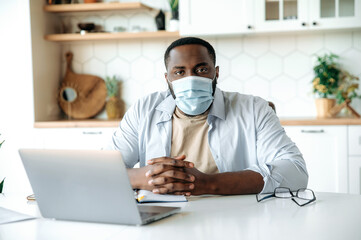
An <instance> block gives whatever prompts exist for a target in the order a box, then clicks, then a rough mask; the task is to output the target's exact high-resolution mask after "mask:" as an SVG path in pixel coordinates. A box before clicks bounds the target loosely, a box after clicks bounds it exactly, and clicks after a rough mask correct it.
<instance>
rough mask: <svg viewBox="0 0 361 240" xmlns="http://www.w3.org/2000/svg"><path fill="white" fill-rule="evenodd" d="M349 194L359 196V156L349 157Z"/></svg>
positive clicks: (360, 165) (360, 158) (360, 178)
mask: <svg viewBox="0 0 361 240" xmlns="http://www.w3.org/2000/svg"><path fill="white" fill-rule="evenodd" d="M349 183H350V189H349V193H353V194H361V156H359V157H349Z"/></svg>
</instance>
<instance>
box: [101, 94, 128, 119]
mask: <svg viewBox="0 0 361 240" xmlns="http://www.w3.org/2000/svg"><path fill="white" fill-rule="evenodd" d="M105 110H106V112H107V116H108V119H119V118H121V117H122V115H123V112H124V104H122V101H121V100H120V99H119V98H117V97H111V98H109V100H108V101H107V103H106V105H105Z"/></svg>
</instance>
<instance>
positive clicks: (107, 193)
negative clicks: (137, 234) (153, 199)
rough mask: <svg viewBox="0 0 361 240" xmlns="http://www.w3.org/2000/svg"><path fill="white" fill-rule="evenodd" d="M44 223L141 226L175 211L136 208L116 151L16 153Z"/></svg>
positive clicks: (25, 150) (123, 168) (152, 207)
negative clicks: (58, 220)
mask: <svg viewBox="0 0 361 240" xmlns="http://www.w3.org/2000/svg"><path fill="white" fill-rule="evenodd" d="M19 153H20V156H21V159H22V161H23V164H24V167H25V170H26V173H27V175H28V178H29V180H30V184H31V186H32V188H33V191H34V194H35V198H36V201H37V203H38V206H39V210H40V212H41V214H42V216H43V217H45V218H55V219H62V220H75V221H87V222H104V223H116V224H128V225H141V224H146V223H150V222H153V221H156V220H159V219H161V218H164V217H167V216H169V215H171V214H174V213H176V212H177V211H179V209H180V208H176V207H158V206H144V205H139V204H137V202H136V200H135V197H134V192H133V189H132V187H131V185H130V182H129V179H128V174H127V170H126V168H125V165H124V163H123V160H122V157H121V154H120V152H118V151H100V150H99V151H96V150H45V149H41V150H40V149H20V150H19Z"/></svg>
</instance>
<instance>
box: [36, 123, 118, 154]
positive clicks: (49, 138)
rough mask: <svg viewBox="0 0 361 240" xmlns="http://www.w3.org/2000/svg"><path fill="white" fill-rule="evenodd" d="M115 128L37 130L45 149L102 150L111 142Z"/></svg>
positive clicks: (38, 137)
mask: <svg viewBox="0 0 361 240" xmlns="http://www.w3.org/2000/svg"><path fill="white" fill-rule="evenodd" d="M114 131H115V128H63V129H61V128H46V129H37V139H40V141H39V140H38V141H39V142H40V143H41V144H40V145H41V146H42V147H43V148H45V149H92V150H100V149H102V148H103V147H105V146H106V144H107V143H108V142H109V140H110V138H111V135H112V133H113V132H114Z"/></svg>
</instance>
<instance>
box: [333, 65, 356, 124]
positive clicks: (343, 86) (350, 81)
mask: <svg viewBox="0 0 361 240" xmlns="http://www.w3.org/2000/svg"><path fill="white" fill-rule="evenodd" d="M358 81H359V78H358V77H356V76H354V75H352V74H350V73H349V72H347V71H344V70H341V74H340V86H339V87H338V89H337V92H336V99H337V104H338V105H336V106H335V107H333V108H332V109H331V110H330V112H329V115H330V116H336V115H337V114H338V113H339V112H341V111H343V110H344V111H345V113H343V116H344V117H352V116H354V117H357V118H360V114H358V113H357V112H356V111H355V109H353V108H352V107H351V106H350V103H351V101H352V99H354V98H361V95H359V94H357V92H356V90H357V89H358V88H359V84H358Z"/></svg>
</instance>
